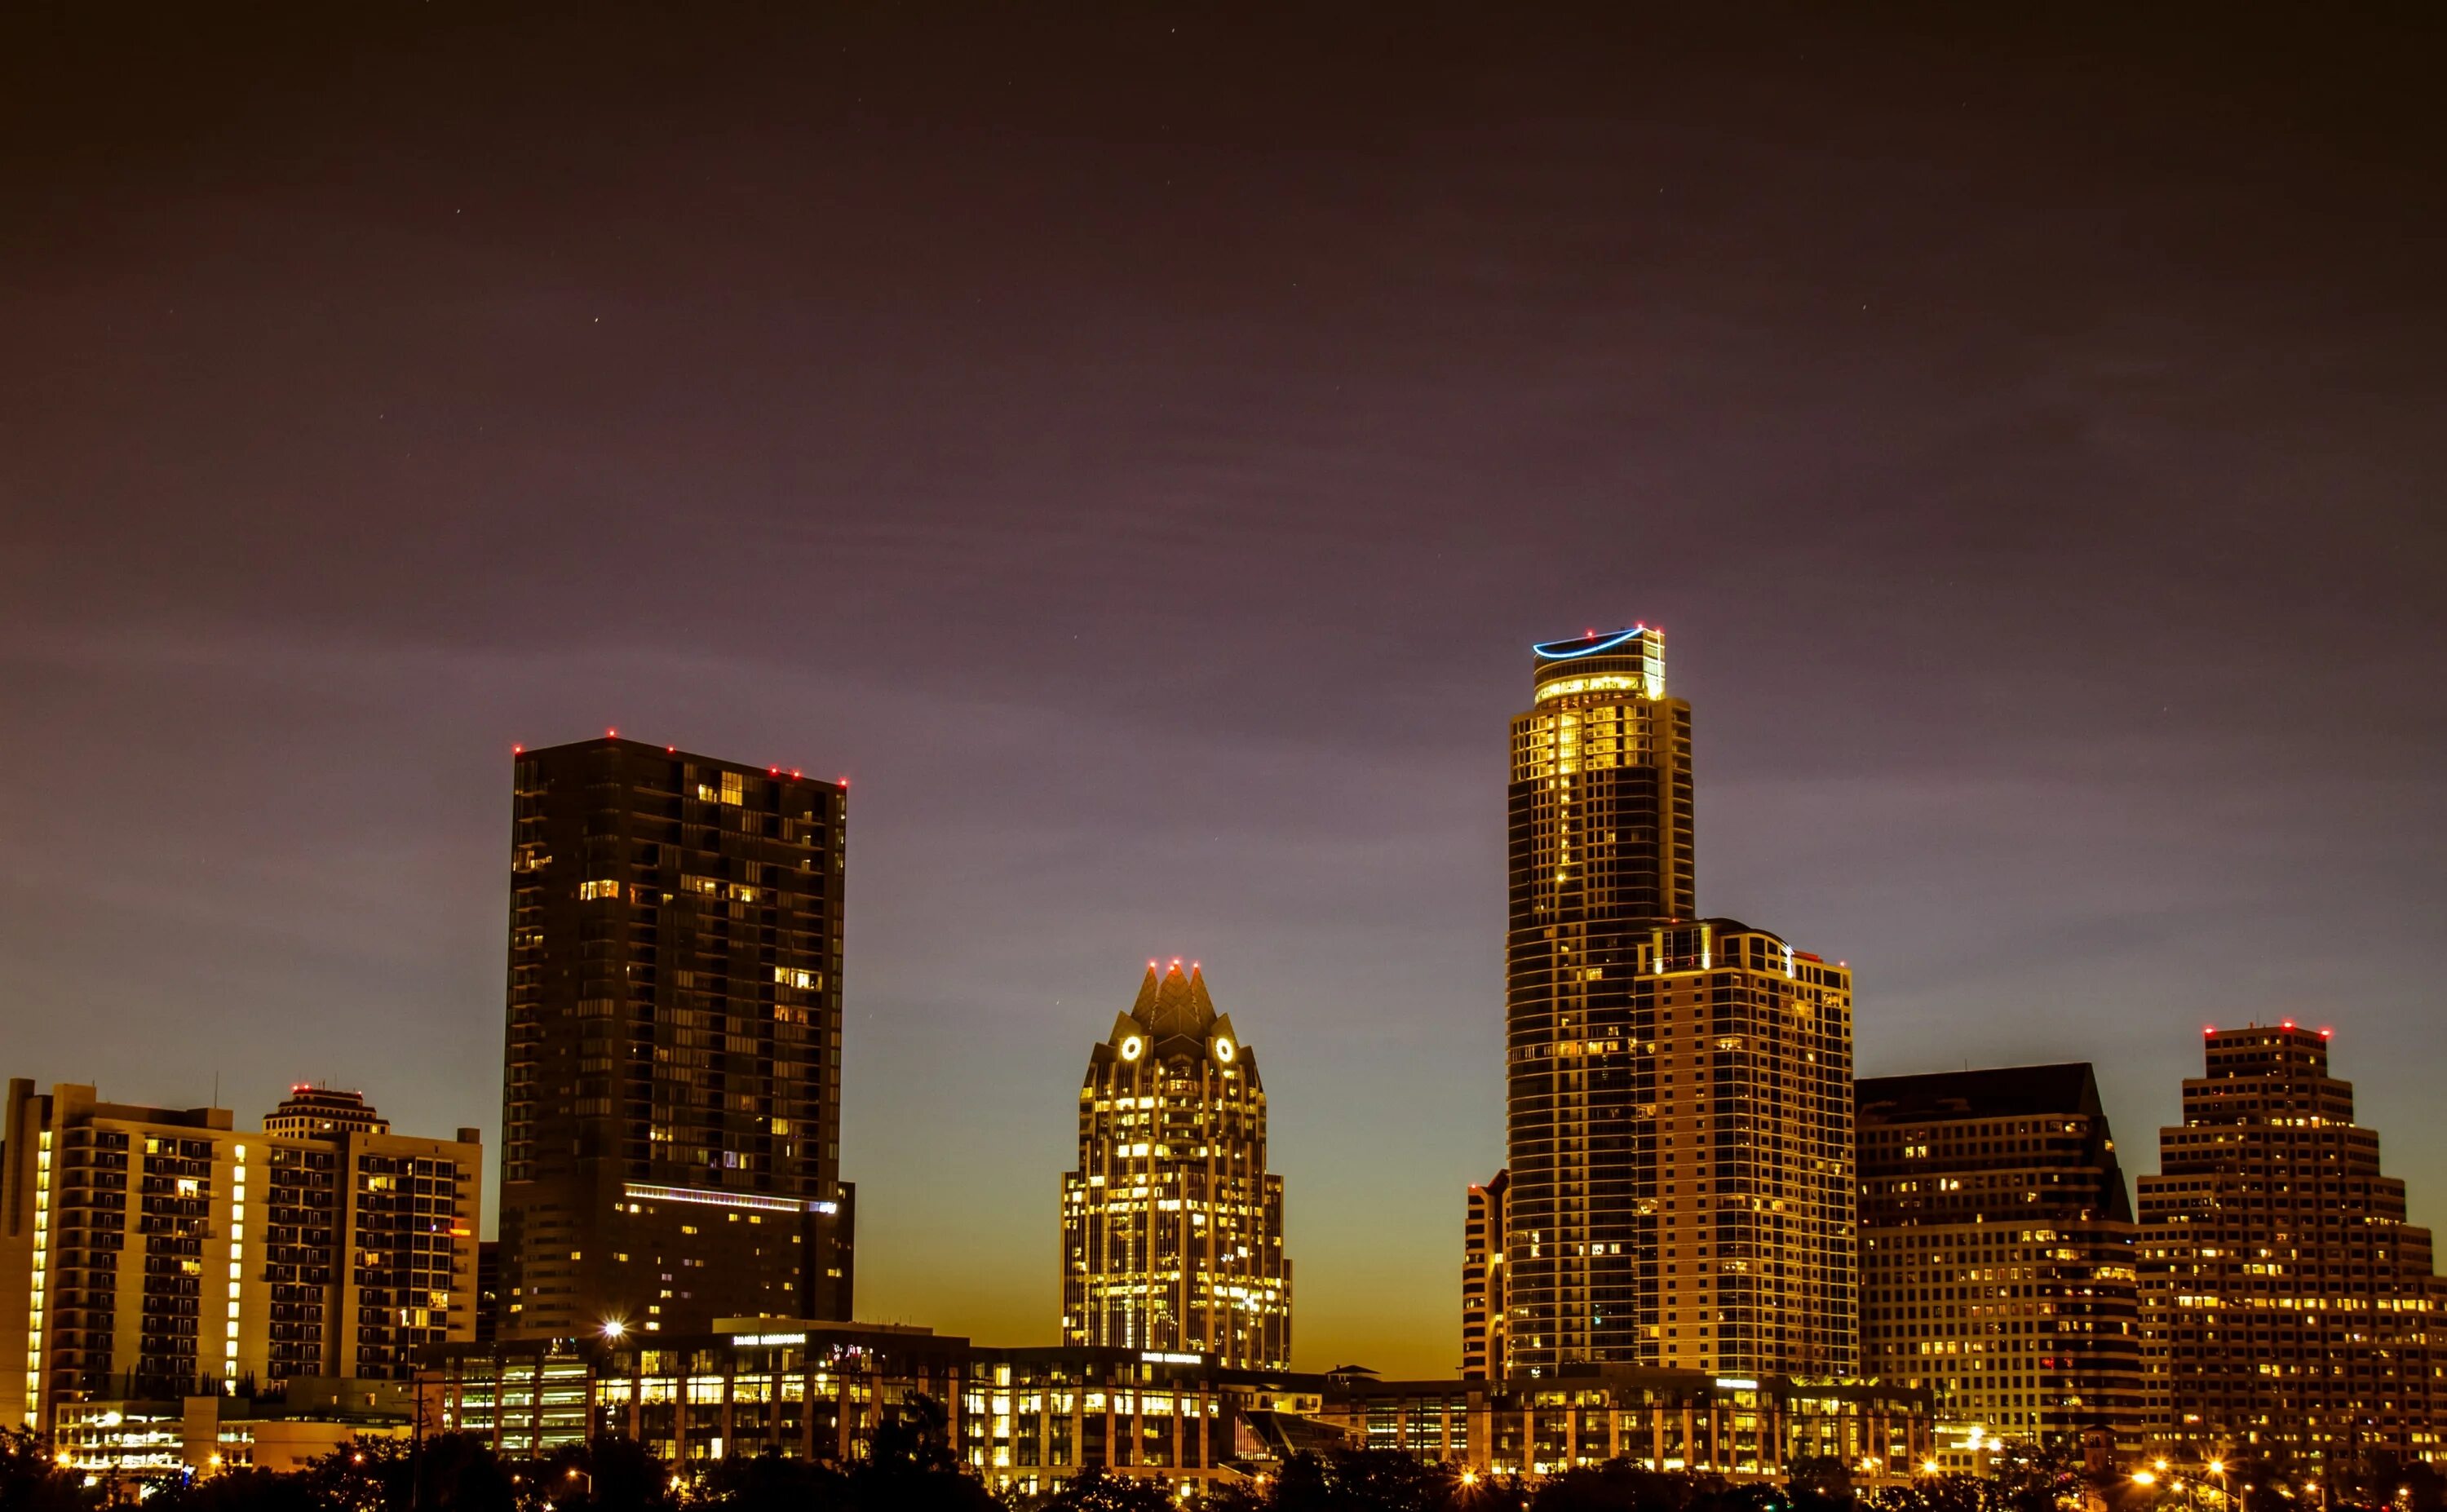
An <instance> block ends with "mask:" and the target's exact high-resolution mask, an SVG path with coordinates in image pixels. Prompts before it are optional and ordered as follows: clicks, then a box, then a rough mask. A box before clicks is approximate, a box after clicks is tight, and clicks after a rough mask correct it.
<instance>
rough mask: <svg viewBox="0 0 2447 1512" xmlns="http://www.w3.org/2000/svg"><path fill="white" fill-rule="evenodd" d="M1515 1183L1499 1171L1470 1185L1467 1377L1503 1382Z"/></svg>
mask: <svg viewBox="0 0 2447 1512" xmlns="http://www.w3.org/2000/svg"><path fill="white" fill-rule="evenodd" d="M1511 1185H1512V1178H1511V1175H1510V1174H1509V1173H1508V1172H1505V1171H1498V1172H1496V1173H1495V1174H1494V1175H1493V1176H1490V1177H1489V1178H1488V1179H1487V1182H1486V1184H1485V1185H1478V1184H1472V1185H1471V1187H1470V1217H1469V1219H1468V1220H1467V1221H1466V1222H1465V1223H1464V1225H1463V1228H1462V1248H1461V1373H1462V1375H1463V1377H1464V1378H1465V1379H1468V1380H1472V1381H1486V1380H1502V1379H1503V1378H1504V1362H1505V1359H1506V1357H1507V1355H1508V1353H1509V1351H1508V1350H1507V1349H1506V1347H1505V1303H1504V1249H1505V1242H1506V1234H1507V1232H1508V1225H1507V1223H1506V1221H1505V1216H1504V1195H1505V1193H1506V1192H1507V1191H1508V1190H1509V1189H1510V1188H1511Z"/></svg>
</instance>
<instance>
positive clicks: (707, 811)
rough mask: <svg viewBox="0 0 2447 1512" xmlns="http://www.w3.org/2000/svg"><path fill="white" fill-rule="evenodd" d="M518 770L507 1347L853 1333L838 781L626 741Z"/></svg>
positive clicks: (541, 757)
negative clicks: (771, 1330) (707, 1335)
mask: <svg viewBox="0 0 2447 1512" xmlns="http://www.w3.org/2000/svg"><path fill="white" fill-rule="evenodd" d="M514 768H515V774H516V780H515V784H514V792H513V804H514V808H513V814H512V820H511V835H510V858H509V860H510V942H509V944H510V948H509V993H508V997H509V1004H508V1034H507V1049H506V1055H505V1060H506V1075H505V1076H504V1078H503V1083H504V1085H503V1142H502V1249H501V1255H502V1287H503V1309H504V1315H503V1318H502V1320H501V1334H502V1336H503V1338H532V1337H538V1336H564V1335H575V1334H592V1333H596V1332H600V1331H603V1330H605V1329H606V1328H607V1327H612V1326H615V1325H616V1326H617V1327H618V1328H619V1329H621V1330H644V1331H648V1332H702V1331H705V1330H708V1329H711V1328H712V1327H713V1325H714V1322H715V1320H716V1319H718V1318H727V1317H760V1316H775V1317H806V1318H818V1319H840V1318H845V1317H847V1316H848V1314H849V1306H850V1285H851V1279H852V1276H851V1264H850V1232H851V1226H852V1219H853V1211H854V1210H853V1205H852V1195H853V1194H852V1192H851V1189H850V1187H849V1185H848V1183H845V1182H844V1181H842V1180H841V1150H840V1143H839V1142H840V1138H841V1132H840V1130H841V1045H842V1028H841V1026H842V996H841V992H842V984H841V973H842V882H843V855H844V850H843V825H844V811H845V808H846V805H847V801H848V792H847V789H846V787H845V785H844V784H839V783H831V782H821V781H817V780H815V779H811V778H807V777H804V776H802V775H801V774H800V773H798V772H795V771H786V770H784V769H782V768H779V767H768V766H756V765H745V764H741V763H737V762H726V761H718V760H715V759H714V758H712V757H709V756H699V755H694V754H692V753H690V752H686V751H680V750H676V749H673V748H672V747H662V746H650V745H644V744H641V743H638V742H636V741H628V740H620V739H618V738H616V737H614V736H610V735H607V736H606V737H605V738H604V739H601V740H589V741H581V742H579V743H576V744H573V745H567V746H556V747H551V748H549V749H544V750H532V751H522V752H521V753H520V754H519V755H518V756H517V758H516V761H515V764H514Z"/></svg>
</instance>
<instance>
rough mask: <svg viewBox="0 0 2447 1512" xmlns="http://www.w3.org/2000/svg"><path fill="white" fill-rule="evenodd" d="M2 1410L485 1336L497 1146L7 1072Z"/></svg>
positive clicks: (379, 1358)
mask: <svg viewBox="0 0 2447 1512" xmlns="http://www.w3.org/2000/svg"><path fill="white" fill-rule="evenodd" d="M7 1120H8V1122H7V1129H8V1133H7V1146H6V1149H7V1165H6V1176H5V1181H0V1288H5V1289H6V1290H5V1292H0V1295H8V1296H10V1297H13V1298H18V1299H21V1300H22V1302H23V1307H22V1310H21V1309H20V1308H19V1307H17V1306H13V1305H12V1306H10V1307H8V1308H0V1351H7V1357H8V1358H9V1360H11V1361H12V1362H14V1363H16V1364H18V1365H20V1366H21V1367H22V1368H21V1369H15V1370H9V1371H7V1372H5V1373H0V1422H7V1423H10V1424H17V1423H24V1424H27V1425H29V1426H32V1427H36V1428H38V1429H41V1430H44V1431H48V1430H49V1428H50V1427H52V1425H53V1421H54V1417H53V1409H54V1408H55V1407H56V1406H57V1405H58V1404H59V1403H61V1402H62V1401H65V1400H66V1399H68V1398H70V1397H75V1396H85V1397H96V1398H103V1397H107V1398H125V1399H147V1400H157V1401H175V1400H178V1399H180V1398H182V1397H187V1396H195V1395H211V1394H215V1393H227V1392H233V1391H237V1392H246V1391H249V1390H251V1389H253V1388H255V1387H256V1386H262V1387H266V1388H271V1387H278V1386H280V1385H282V1384H283V1383H286V1382H288V1381H290V1380H293V1379H296V1378H301V1377H349V1378H357V1379H365V1380H404V1379H406V1378H408V1376H409V1375H410V1374H411V1373H412V1369H413V1355H414V1352H415V1351H417V1350H419V1349H421V1348H424V1347H425V1346H427V1345H431V1344H440V1343H446V1342H449V1341H452V1340H458V1339H467V1338H472V1337H473V1336H474V1332H475V1298H474V1295H473V1292H474V1288H475V1282H476V1242H477V1241H476V1237H475V1235H476V1224H477V1215H478V1212H479V1210H480V1198H481V1189H482V1184H483V1173H482V1168H481V1167H482V1161H483V1154H484V1152H483V1149H482V1147H481V1146H480V1145H479V1143H477V1133H476V1131H475V1130H474V1129H461V1130H459V1131H458V1138H456V1139H451V1140H435V1139H419V1138H414V1137H410V1136H405V1135H398V1134H391V1133H388V1132H383V1133H376V1132H370V1131H368V1130H364V1129H347V1130H341V1131H337V1132H334V1133H331V1134H278V1135H275V1134H259V1133H248V1132H244V1131H241V1130H239V1129H237V1128H236V1127H235V1126H234V1125H235V1121H234V1120H233V1118H232V1116H231V1114H230V1112H229V1110H228V1109H226V1108H189V1109H174V1108H156V1107H139V1106H129V1105H123V1104H115V1103H104V1102H103V1101H102V1100H101V1099H100V1097H99V1096H98V1095H97V1094H96V1092H95V1090H94V1088H92V1087H83V1086H75V1085H62V1086H58V1087H53V1088H52V1089H51V1090H50V1091H49V1092H47V1093H37V1092H36V1091H35V1090H34V1086H33V1084H32V1083H31V1082H29V1081H26V1080H24V1079H18V1080H13V1081H11V1082H10V1083H9V1103H8V1109H7Z"/></svg>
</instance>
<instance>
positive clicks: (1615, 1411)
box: [1321, 1365, 1936, 1488]
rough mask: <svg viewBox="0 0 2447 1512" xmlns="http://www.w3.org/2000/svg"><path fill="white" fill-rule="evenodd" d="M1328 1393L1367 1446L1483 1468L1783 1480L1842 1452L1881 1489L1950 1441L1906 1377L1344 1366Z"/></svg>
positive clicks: (1339, 1416) (1328, 1419)
mask: <svg viewBox="0 0 2447 1512" xmlns="http://www.w3.org/2000/svg"><path fill="white" fill-rule="evenodd" d="M1323 1401H1324V1407H1323V1408H1322V1410H1321V1420H1322V1421H1323V1422H1324V1423H1326V1424H1328V1425H1330V1426H1332V1427H1337V1428H1338V1429H1340V1430H1341V1432H1342V1434H1343V1435H1344V1439H1345V1442H1347V1443H1348V1444H1350V1445H1351V1446H1353V1447H1355V1448H1367V1449H1388V1450H1394V1451H1396V1452H1399V1453H1404V1454H1409V1455H1413V1456H1415V1457H1416V1458H1418V1459H1420V1460H1423V1461H1428V1462H1432V1463H1441V1464H1449V1465H1461V1466H1463V1467H1464V1468H1466V1469H1469V1470H1472V1471H1475V1472H1477V1473H1478V1474H1480V1475H1482V1476H1486V1475H1521V1476H1528V1477H1536V1476H1544V1475H1552V1474H1555V1473H1556V1472H1558V1471H1563V1470H1570V1469H1579V1468H1583V1467H1585V1466H1589V1465H1603V1464H1606V1463H1608V1462H1610V1461H1625V1462H1628V1463H1630V1464H1632V1465H1639V1466H1641V1467H1643V1468H1646V1469H1651V1470H1665V1471H1674V1470H1691V1471H1697V1472H1698V1473H1700V1474H1704V1475H1714V1476H1721V1477H1723V1478H1724V1479H1726V1480H1728V1481H1732V1482H1736V1483H1737V1484H1738V1483H1748V1482H1770V1483H1776V1484H1781V1483H1783V1482H1784V1481H1786V1480H1787V1479H1788V1478H1789V1477H1790V1476H1791V1475H1792V1473H1793V1466H1794V1465H1796V1464H1798V1463H1800V1462H1803V1461H1809V1460H1834V1461H1839V1462H1841V1463H1842V1464H1843V1465H1844V1466H1845V1467H1846V1469H1847V1470H1848V1472H1849V1474H1850V1476H1851V1478H1852V1482H1853V1484H1855V1485H1858V1486H1861V1487H1864V1488H1877V1487H1883V1486H1891V1485H1899V1484H1906V1483H1907V1482H1909V1481H1910V1480H1911V1479H1912V1478H1913V1477H1915V1476H1918V1475H1920V1474H1922V1473H1924V1470H1925V1466H1926V1465H1927V1464H1928V1461H1929V1457H1930V1455H1931V1454H1932V1453H1933V1446H1934V1444H1935V1442H1936V1437H1935V1430H1934V1427H1933V1424H1932V1422H1931V1419H1930V1416H1929V1400H1928V1393H1927V1392H1926V1391H1925V1390H1923V1389H1915V1388H1909V1387H1903V1386H1897V1385H1895V1384H1894V1383H1892V1382H1883V1383H1881V1382H1868V1383H1864V1382H1846V1383H1843V1384H1840V1385H1837V1384H1831V1383H1827V1382H1822V1381H1805V1380H1795V1379H1792V1378H1788V1377H1782V1376H1724V1375H1717V1374H1715V1373H1713V1372H1710V1371H1707V1370H1670V1369H1658V1368H1652V1367H1645V1366H1622V1365H1596V1366H1593V1365H1576V1366H1567V1367H1564V1368H1563V1369H1562V1370H1560V1371H1558V1372H1555V1373H1553V1374H1550V1375H1546V1376H1539V1377H1528V1376H1516V1377H1514V1378H1513V1379H1511V1380H1510V1381H1470V1380H1464V1381H1380V1380H1377V1379H1375V1378H1374V1377H1372V1376H1368V1375H1365V1374H1344V1375H1335V1376H1330V1377H1328V1378H1327V1384H1326V1388H1325V1390H1324V1393H1323Z"/></svg>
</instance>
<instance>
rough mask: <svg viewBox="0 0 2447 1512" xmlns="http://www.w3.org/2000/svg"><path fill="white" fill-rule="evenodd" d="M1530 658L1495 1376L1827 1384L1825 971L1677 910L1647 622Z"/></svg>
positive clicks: (1680, 801) (1512, 938)
mask: <svg viewBox="0 0 2447 1512" xmlns="http://www.w3.org/2000/svg"><path fill="white" fill-rule="evenodd" d="M1535 653H1536V672H1535V678H1534V689H1533V695H1532V703H1531V707H1530V709H1529V710H1528V711H1527V713H1524V714H1522V715H1520V716H1518V717H1517V718H1515V719H1514V720H1513V721H1512V741H1511V785H1510V795H1509V806H1510V893H1509V910H1510V917H1509V921H1508V922H1509V929H1508V935H1507V943H1506V953H1505V998H1506V1003H1505V1008H1506V1057H1507V1065H1506V1070H1507V1083H1508V1087H1507V1092H1508V1096H1507V1121H1508V1127H1507V1143H1508V1151H1509V1156H1510V1159H1509V1162H1508V1171H1509V1177H1508V1181H1509V1187H1508V1193H1507V1198H1506V1209H1507V1211H1506V1220H1507V1242H1508V1260H1507V1262H1506V1272H1507V1284H1506V1297H1507V1302H1508V1312H1509V1317H1508V1324H1507V1327H1506V1329H1505V1331H1504V1332H1505V1333H1506V1334H1507V1340H1506V1343H1507V1346H1508V1351H1509V1352H1508V1359H1507V1361H1506V1362H1505V1365H1506V1366H1507V1367H1508V1369H1509V1370H1512V1371H1531V1372H1551V1371H1553V1370H1555V1369H1556V1368H1558V1367H1561V1366H1565V1365H1575V1364H1631V1365H1665V1366H1683V1367H1690V1368H1695V1369H1702V1370H1719V1371H1725V1372H1731V1373H1735V1374H1741V1375H1748V1374H1753V1373H1792V1374H1807V1375H1837V1374H1845V1373H1849V1371H1851V1370H1853V1369H1854V1367H1855V1365H1856V1363H1857V1332H1856V1330H1857V1318H1858V1310H1857V1309H1858V1304H1857V1299H1856V1297H1855V1295H1854V1292H1853V1270H1854V1249H1853V1246H1854V1234H1855V1226H1856V1217H1855V1212H1854V1202H1855V1199H1854V1193H1853V1190H1852V1143H1851V1140H1852V1136H1851V1126H1852V1085H1851V1076H1852V1016H1851V1014H1852V1008H1851V976H1850V973H1849V971H1847V970H1846V969H1845V968H1844V967H1843V966H1842V965H1840V964H1834V965H1831V964H1829V963H1828V962H1825V961H1822V960H1820V959H1819V958H1818V957H1817V956H1815V955H1812V954H1808V953H1807V952H1802V951H1796V950H1794V949H1793V947H1791V946H1790V945H1787V944H1786V943H1785V942H1784V941H1783V940H1782V939H1780V938H1778V937H1777V936H1774V935H1772V934H1769V933H1767V932H1766V931H1764V930H1757V929H1753V928H1751V927H1750V926H1749V925H1746V924H1742V923H1738V922H1736V921H1735V920H1732V919H1722V918H1713V919H1712V918H1697V917H1693V916H1694V914H1695V913H1696V909H1695V906H1694V886H1693V878H1694V875H1695V872H1696V866H1695V863H1694V860H1695V859H1694V856H1693V844H1692V839H1693V837H1692V784H1691V711H1690V709H1689V707H1688V706H1687V705H1685V704H1683V703H1682V702H1680V701H1679V700H1678V699H1673V698H1669V697H1667V696H1666V692H1665V647H1664V637H1663V635H1662V634H1661V633H1659V632H1658V631H1656V630H1654V629H1650V628H1647V627H1644V626H1643V627H1635V628H1633V629H1631V630H1626V631H1618V632H1614V633H1609V634H1603V635H1597V634H1592V635H1588V636H1584V637H1583V638H1581V639H1577V640H1566V641H1555V642H1551V643H1549V644H1546V645H1543V646H1539V647H1537V648H1535ZM1489 1370H1490V1371H1495V1370H1498V1367H1497V1365H1496V1362H1494V1361H1492V1360H1490V1361H1489Z"/></svg>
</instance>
